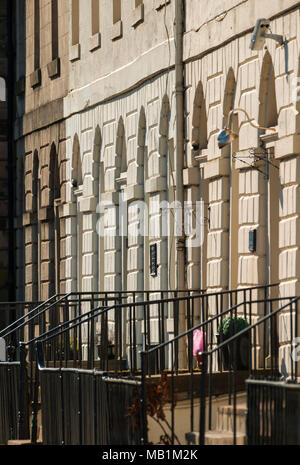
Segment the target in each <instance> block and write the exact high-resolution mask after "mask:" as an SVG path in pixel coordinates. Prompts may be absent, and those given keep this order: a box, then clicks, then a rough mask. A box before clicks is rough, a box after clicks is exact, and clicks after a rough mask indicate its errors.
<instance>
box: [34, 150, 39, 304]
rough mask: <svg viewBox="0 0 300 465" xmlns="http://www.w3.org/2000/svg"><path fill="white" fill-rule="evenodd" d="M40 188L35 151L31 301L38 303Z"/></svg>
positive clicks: (37, 158)
mask: <svg viewBox="0 0 300 465" xmlns="http://www.w3.org/2000/svg"><path fill="white" fill-rule="evenodd" d="M40 195H41V188H40V164H39V154H38V151H37V150H35V151H34V153H33V166H32V216H33V225H32V230H33V234H32V300H33V301H36V302H37V301H38V300H39V298H40V262H41V259H40V257H41V234H40V223H39V210H40V205H41V198H40Z"/></svg>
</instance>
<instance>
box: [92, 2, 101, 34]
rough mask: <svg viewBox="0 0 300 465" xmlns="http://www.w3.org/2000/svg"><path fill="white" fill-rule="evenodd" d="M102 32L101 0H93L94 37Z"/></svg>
mask: <svg viewBox="0 0 300 465" xmlns="http://www.w3.org/2000/svg"><path fill="white" fill-rule="evenodd" d="M99 31H100V23H99V0H92V35H95V34H97V33H98V32H99Z"/></svg>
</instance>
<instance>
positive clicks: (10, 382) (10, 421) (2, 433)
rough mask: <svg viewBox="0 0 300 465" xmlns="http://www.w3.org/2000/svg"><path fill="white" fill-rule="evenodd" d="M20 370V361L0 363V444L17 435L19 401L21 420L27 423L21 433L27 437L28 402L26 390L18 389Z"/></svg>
mask: <svg viewBox="0 0 300 465" xmlns="http://www.w3.org/2000/svg"><path fill="white" fill-rule="evenodd" d="M20 371H21V366H20V362H1V363H0V412H1V414H0V444H6V443H7V442H8V441H9V440H13V439H17V437H18V436H19V425H20V423H19V421H18V420H19V413H20V409H19V406H20V402H21V404H22V403H23V404H24V409H23V420H25V421H24V422H25V425H27V429H25V428H23V433H24V435H25V437H26V438H28V437H29V404H28V402H26V395H27V391H26V390H23V391H21V390H20V381H21V380H22V375H21V373H20ZM20 395H22V398H21V399H20ZM24 401H25V402H24ZM20 433H21V432H20ZM23 433H21V434H20V435H21V436H22V434H23ZM22 439H24V437H23V438H22Z"/></svg>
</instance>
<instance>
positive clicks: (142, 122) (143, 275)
mask: <svg viewBox="0 0 300 465" xmlns="http://www.w3.org/2000/svg"><path fill="white" fill-rule="evenodd" d="M137 166H138V179H139V185H140V186H142V189H143V194H142V201H143V203H144V205H145V206H147V209H146V210H142V207H141V208H140V210H139V218H140V223H139V231H140V234H139V237H138V238H137V239H138V243H139V245H140V247H138V249H137V253H138V260H137V263H140V264H141V269H140V272H139V278H138V280H139V281H138V288H139V289H138V290H141V291H142V290H145V289H148V286H149V279H148V278H149V276H148V273H147V272H145V270H149V254H148V253H146V251H147V250H148V248H149V244H148V235H146V231H147V230H148V223H147V221H148V215H147V211H148V203H149V202H148V195H147V194H146V192H145V183H146V180H147V178H148V163H147V150H146V114H145V109H144V107H142V108H141V110H140V116H139V126H138V138H137ZM141 210H142V211H141Z"/></svg>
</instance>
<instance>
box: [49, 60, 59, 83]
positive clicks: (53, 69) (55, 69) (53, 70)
mask: <svg viewBox="0 0 300 465" xmlns="http://www.w3.org/2000/svg"><path fill="white" fill-rule="evenodd" d="M47 70H48V76H49V78H51V79H54V78H56V77H59V76H60V59H59V58H55V60H53V61H51V62H50V63H48V65H47Z"/></svg>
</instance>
